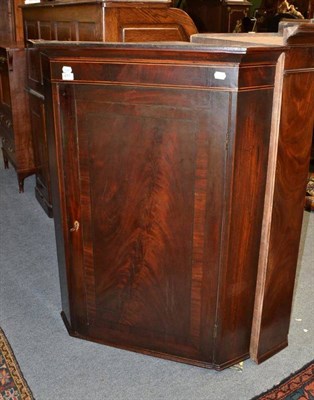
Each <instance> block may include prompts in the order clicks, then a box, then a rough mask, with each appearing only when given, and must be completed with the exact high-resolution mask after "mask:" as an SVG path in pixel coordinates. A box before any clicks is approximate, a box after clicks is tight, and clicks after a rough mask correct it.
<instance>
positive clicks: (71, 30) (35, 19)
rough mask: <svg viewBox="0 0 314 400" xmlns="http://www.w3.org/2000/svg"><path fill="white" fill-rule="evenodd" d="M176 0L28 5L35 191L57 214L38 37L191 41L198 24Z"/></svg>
mask: <svg viewBox="0 0 314 400" xmlns="http://www.w3.org/2000/svg"><path fill="white" fill-rule="evenodd" d="M170 5H171V1H170V0H169V1H166V2H165V1H160V0H156V1H146V2H145V1H144V2H143V1H133V0H125V1H106V0H102V1H96V0H86V1H73V0H68V1H63V2H62V3H61V2H58V1H49V2H47V1H42V2H40V3H36V4H29V5H24V6H23V21H24V31H25V40H26V43H27V46H28V52H27V54H28V89H29V92H30V98H31V100H30V102H31V118H32V126H33V136H34V150H35V158H36V162H37V163H38V164H37V165H38V168H39V169H38V173H37V175H36V189H35V191H36V197H37V199H38V201H39V202H40V204H41V205H42V207H43V209H44V210H45V211H46V213H47V214H48V215H49V216H52V212H53V211H52V201H51V195H50V178H49V168H48V149H47V142H46V132H45V122H44V121H43V119H42V116H43V115H44V107H45V100H44V96H43V87H42V76H41V66H40V63H39V59H38V57H37V53H36V50H34V49H32V48H31V44H30V41H31V40H33V39H44V40H58V41H99V42H146V41H189V38H190V36H191V35H192V34H194V33H196V32H197V30H196V27H195V25H194V23H193V21H192V20H191V18H190V17H189V16H188V15H187V14H186V13H185V12H183V11H182V10H179V9H175V8H170Z"/></svg>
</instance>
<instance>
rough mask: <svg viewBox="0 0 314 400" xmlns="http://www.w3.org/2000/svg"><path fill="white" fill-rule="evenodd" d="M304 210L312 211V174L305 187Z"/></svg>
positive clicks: (313, 209) (313, 186)
mask: <svg viewBox="0 0 314 400" xmlns="http://www.w3.org/2000/svg"><path fill="white" fill-rule="evenodd" d="M305 209H306V210H307V211H314V173H313V172H312V173H311V174H310V176H309V179H308V183H307V187H306V197H305Z"/></svg>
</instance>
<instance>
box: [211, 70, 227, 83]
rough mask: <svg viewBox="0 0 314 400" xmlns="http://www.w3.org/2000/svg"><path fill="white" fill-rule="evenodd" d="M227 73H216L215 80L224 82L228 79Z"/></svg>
mask: <svg viewBox="0 0 314 400" xmlns="http://www.w3.org/2000/svg"><path fill="white" fill-rule="evenodd" d="M226 76H227V75H226V73H225V72H222V71H216V72H215V73H214V77H215V79H219V80H220V81H224V80H225V79H226Z"/></svg>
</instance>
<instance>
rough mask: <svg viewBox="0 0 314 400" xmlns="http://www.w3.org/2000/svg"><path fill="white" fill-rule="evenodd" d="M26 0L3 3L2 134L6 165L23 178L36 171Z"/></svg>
mask: <svg viewBox="0 0 314 400" xmlns="http://www.w3.org/2000/svg"><path fill="white" fill-rule="evenodd" d="M22 4H24V1H23V0H1V2H0V136H1V143H2V153H3V159H4V164H5V167H6V168H8V167H9V162H10V164H11V165H12V166H13V167H14V168H15V170H16V172H17V176H18V183H19V190H20V192H22V191H23V183H24V179H25V178H26V177H27V176H29V175H31V174H34V173H35V164H34V157H33V146H32V135H31V126H30V118H29V103H28V96H27V94H26V92H25V83H26V52H25V50H24V42H23V23H22V11H21V9H20V7H19V6H20V5H22Z"/></svg>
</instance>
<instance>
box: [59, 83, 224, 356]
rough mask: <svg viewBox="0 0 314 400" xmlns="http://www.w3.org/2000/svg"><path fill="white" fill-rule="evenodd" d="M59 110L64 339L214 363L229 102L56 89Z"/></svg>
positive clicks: (187, 95)
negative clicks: (66, 307)
mask: <svg viewBox="0 0 314 400" xmlns="http://www.w3.org/2000/svg"><path fill="white" fill-rule="evenodd" d="M58 103H59V104H60V109H59V111H58V113H60V121H61V123H60V133H59V134H60V137H58V134H57V137H56V142H57V143H60V146H61V144H62V147H60V148H59V150H60V151H61V152H62V154H63V156H62V157H61V159H60V160H59V163H60V165H61V164H62V167H61V168H62V170H63V171H64V175H63V177H62V179H63V182H62V185H61V187H63V189H64V195H63V196H62V198H61V204H63V205H64V215H63V220H64V223H65V231H64V232H66V233H65V243H66V258H67V263H68V265H67V268H68V280H69V282H68V287H69V290H70V292H69V298H70V309H71V318H70V319H71V321H70V324H71V329H72V330H73V331H75V332H76V333H78V334H79V335H81V336H85V337H88V338H92V339H94V340H98V341H102V342H105V343H111V344H116V345H118V346H122V347H128V348H142V349H149V350H150V351H153V352H161V353H169V354H172V355H177V356H180V357H189V358H192V359H194V360H199V361H201V362H203V361H204V362H206V363H210V361H211V357H212V351H213V332H214V324H215V310H216V297H217V279H218V260H219V252H220V235H221V225H222V223H221V219H222V207H223V191H224V187H223V185H224V179H223V176H224V170H225V157H226V147H225V140H224V139H225V137H226V136H227V131H228V118H221V110H223V109H224V107H225V109H226V110H227V111H226V116H228V106H229V103H230V94H229V93H228V92H226V91H225V92H219V91H210V90H208V91H207V90H199V91H197V90H180V91H176V90H175V89H169V88H167V89H159V88H139V87H137V88H136V90H134V89H132V87H127V86H123V85H116V86H110V85H108V86H106V85H102V86H100V85H87V84H86V85H84V84H82V85H81V84H80V85H77V84H76V85H72V86H71V85H70V84H68V85H66V84H62V85H60V86H59V99H58ZM192 106H193V107H194V108H193V112H191V107H192ZM61 168H60V169H61ZM59 173H60V171H59Z"/></svg>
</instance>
